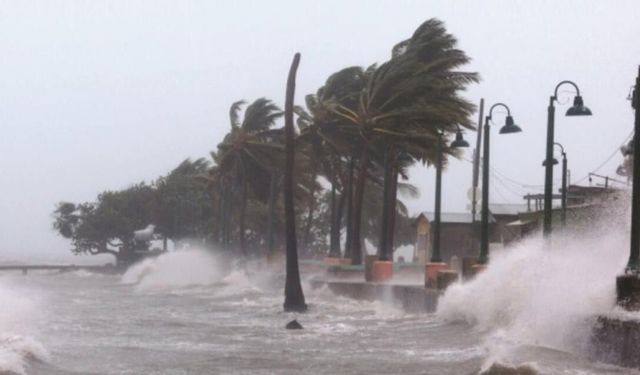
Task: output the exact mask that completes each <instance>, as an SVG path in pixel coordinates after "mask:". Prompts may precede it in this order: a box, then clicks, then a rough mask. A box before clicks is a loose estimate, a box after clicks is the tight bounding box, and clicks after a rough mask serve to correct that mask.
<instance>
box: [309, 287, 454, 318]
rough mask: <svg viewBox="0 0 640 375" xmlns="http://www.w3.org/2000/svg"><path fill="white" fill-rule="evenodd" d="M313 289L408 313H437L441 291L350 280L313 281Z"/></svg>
mask: <svg viewBox="0 0 640 375" xmlns="http://www.w3.org/2000/svg"><path fill="white" fill-rule="evenodd" d="M310 283H311V287H312V288H320V287H323V286H325V285H326V286H327V287H328V288H329V290H331V291H332V292H333V293H335V294H337V295H340V296H344V297H349V298H353V299H357V300H367V301H381V302H383V303H386V304H389V305H391V306H393V307H396V308H399V309H402V310H404V311H406V312H408V313H432V312H435V311H436V307H437V305H438V298H439V297H440V295H441V294H442V292H441V291H440V290H437V289H430V288H425V287H424V286H421V285H397V284H384V283H367V282H364V281H348V280H322V279H313V280H311V282H310Z"/></svg>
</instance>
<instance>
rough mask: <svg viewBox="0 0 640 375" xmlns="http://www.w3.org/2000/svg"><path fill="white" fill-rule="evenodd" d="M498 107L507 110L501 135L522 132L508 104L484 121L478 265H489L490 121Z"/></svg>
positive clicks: (496, 105) (502, 105) (492, 108)
mask: <svg viewBox="0 0 640 375" xmlns="http://www.w3.org/2000/svg"><path fill="white" fill-rule="evenodd" d="M496 107H503V108H504V109H506V110H507V117H506V118H505V124H504V126H503V127H502V128H501V129H500V134H511V133H519V132H521V131H522V129H520V127H519V126H518V125H516V124H515V123H514V122H513V117H511V111H510V110H509V107H507V105H506V104H503V103H496V104H494V105H492V106H491V109H489V115H487V116H486V117H485V121H484V142H483V143H484V144H483V146H482V147H483V154H482V215H481V232H480V256H479V257H478V263H479V264H481V265H484V264H487V262H488V261H489V131H490V129H491V127H490V126H489V120H491V119H492V114H493V110H494V109H495V108H496Z"/></svg>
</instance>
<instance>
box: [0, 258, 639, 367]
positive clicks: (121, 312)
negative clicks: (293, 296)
mask: <svg viewBox="0 0 640 375" xmlns="http://www.w3.org/2000/svg"><path fill="white" fill-rule="evenodd" d="M519 254H523V255H520V257H525V258H526V257H527V255H526V251H525V252H524V253H522V252H521V253H519ZM523 261H524V260H522V259H521V258H519V257H516V258H515V259H511V258H510V257H505V259H503V260H496V264H495V269H496V271H495V272H497V274H494V273H489V272H488V273H487V275H486V276H483V278H482V279H481V278H478V280H477V281H476V282H474V283H473V284H469V285H459V286H456V287H454V288H453V289H452V290H451V292H450V293H448V294H447V296H445V298H444V299H443V301H442V306H441V309H440V311H439V312H438V313H437V314H419V315H410V314H406V313H404V312H402V311H399V310H396V309H394V308H392V307H389V306H387V305H385V304H383V303H382V302H363V301H355V300H351V299H347V298H343V297H339V296H335V295H333V294H332V293H331V292H330V291H328V290H326V289H317V290H312V289H311V288H310V287H309V286H308V285H305V292H306V297H307V302H308V303H309V305H310V310H309V312H308V313H306V314H293V313H284V312H282V302H283V296H282V282H283V278H282V277H281V276H280V274H279V273H278V272H273V270H264V269H260V268H253V269H251V270H250V271H246V269H245V268H241V267H240V268H231V267H225V266H222V265H221V264H219V262H217V260H216V259H215V258H214V257H212V256H210V255H208V254H206V253H201V252H184V253H171V254H167V255H164V256H163V257H161V258H158V259H156V260H148V261H145V263H143V264H141V265H138V266H135V267H134V268H132V269H131V270H130V271H129V272H127V274H125V275H124V276H107V275H98V274H90V273H87V272H84V271H78V272H73V273H66V274H59V273H36V272H34V273H30V274H29V275H27V276H23V275H21V274H18V273H16V274H4V275H0V298H1V299H2V310H0V331H1V335H0V373H3V374H4V373H16V374H51V375H57V374H456V375H459V374H463V375H464V374H477V373H479V372H480V371H481V370H482V369H486V368H487V367H489V366H490V365H491V364H493V363H502V364H505V365H508V366H512V367H516V366H522V365H526V366H528V367H529V368H531V369H534V370H535V371H536V372H537V373H540V374H634V373H636V374H640V372H635V371H632V370H629V369H623V368H619V367H615V366H611V365H606V364H601V363H595V362H592V361H590V360H588V359H587V358H586V357H585V355H584V354H583V353H581V352H580V348H579V347H580V345H573V346H572V345H565V344H564V343H562V342H561V343H557V342H554V341H553V340H552V339H549V337H552V336H553V335H550V334H549V332H547V330H553V329H556V330H557V329H558V327H561V328H564V329H566V330H571V329H576V330H579V329H581V328H580V324H577V325H574V324H573V323H572V322H571V317H567V316H565V315H567V314H566V313H564V312H558V311H555V312H554V314H556V316H558V318H559V319H560V323H559V324H560V326H552V327H548V326H547V325H548V324H549V323H548V322H545V319H546V318H545V316H546V315H544V314H543V313H534V314H532V315H529V316H527V315H526V311H528V310H530V309H531V306H530V305H529V303H530V302H529V301H530V300H531V298H526V296H524V297H520V298H517V296H518V294H521V293H522V292H523V290H526V288H527V287H528V286H527V282H526V280H530V279H531V278H525V279H524V280H521V281H520V282H519V283H515V284H514V285H512V287H511V288H507V287H505V286H501V285H502V284H503V280H502V277H504V276H500V272H502V273H506V272H515V273H518V271H514V266H515V265H517V262H523ZM550 262H551V263H554V261H550ZM585 267H586V265H585ZM502 268H504V270H503V271H500V270H501V269H502ZM532 272H533V271H532ZM533 276H537V275H536V274H535V273H534V275H533ZM534 279H535V278H534ZM536 285H538V284H536ZM542 286H544V284H543V285H542ZM536 287H537V286H536ZM487 291H490V292H493V293H495V295H493V294H487ZM478 293H481V294H480V295H478ZM509 293H511V296H509V295H506V294H509ZM525 295H526V293H525ZM474 296H475V297H474ZM560 297H562V296H560ZM533 298H534V302H535V299H536V298H541V297H539V296H538V295H537V294H536V293H535V292H534V293H533ZM585 298H586V299H589V297H585ZM509 301H511V302H509ZM553 303H556V302H553ZM585 303H586V302H585ZM596 303H600V304H603V303H604V302H601V301H596ZM607 303H608V302H607ZM582 307H583V308H584V306H582ZM546 309H552V310H553V309H554V307H553V306H552V305H549V306H546ZM556 309H559V308H558V307H556ZM564 310H566V309H564ZM564 310H563V311H564ZM536 314H537V318H536ZM294 318H297V319H298V321H299V322H300V323H302V325H303V326H304V327H305V329H304V330H300V331H291V330H285V329H284V326H285V324H286V323H287V322H288V321H290V320H292V319H294ZM529 319H533V320H530V322H529V324H528V325H527V324H525V323H526V320H529ZM580 319H581V317H574V320H575V321H576V322H581V321H582V320H580ZM523 320H524V322H523ZM567 335H568V334H567V333H562V332H558V336H562V337H564V338H565V339H566V337H572V336H571V335H568V336H567ZM576 336H577V338H575V340H576V342H577V343H578V344H579V341H580V339H581V337H583V336H584V335H576Z"/></svg>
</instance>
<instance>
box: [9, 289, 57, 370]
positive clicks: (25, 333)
mask: <svg viewBox="0 0 640 375" xmlns="http://www.w3.org/2000/svg"><path fill="white" fill-rule="evenodd" d="M0 301H2V308H1V309H0V374H21V375H22V374H26V368H27V365H28V361H29V360H33V359H35V360H41V361H45V360H47V359H48V357H49V354H48V352H47V350H46V349H45V348H44V346H43V345H42V344H41V343H40V342H38V341H37V340H36V339H34V338H33V337H31V333H32V331H33V329H34V327H35V322H36V320H37V312H38V311H39V310H40V309H39V306H38V304H37V303H36V302H35V301H34V300H33V299H31V298H29V297H28V293H27V291H23V290H19V288H13V287H10V286H8V285H5V283H4V282H3V283H0Z"/></svg>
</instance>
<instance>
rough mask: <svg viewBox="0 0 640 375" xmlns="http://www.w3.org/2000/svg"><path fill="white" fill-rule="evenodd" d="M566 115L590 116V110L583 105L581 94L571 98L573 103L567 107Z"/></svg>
mask: <svg viewBox="0 0 640 375" xmlns="http://www.w3.org/2000/svg"><path fill="white" fill-rule="evenodd" d="M567 116H591V110H590V109H589V108H587V107H585V106H584V101H583V100H582V96H580V95H576V97H575V98H573V105H572V106H571V108H569V109H567Z"/></svg>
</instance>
